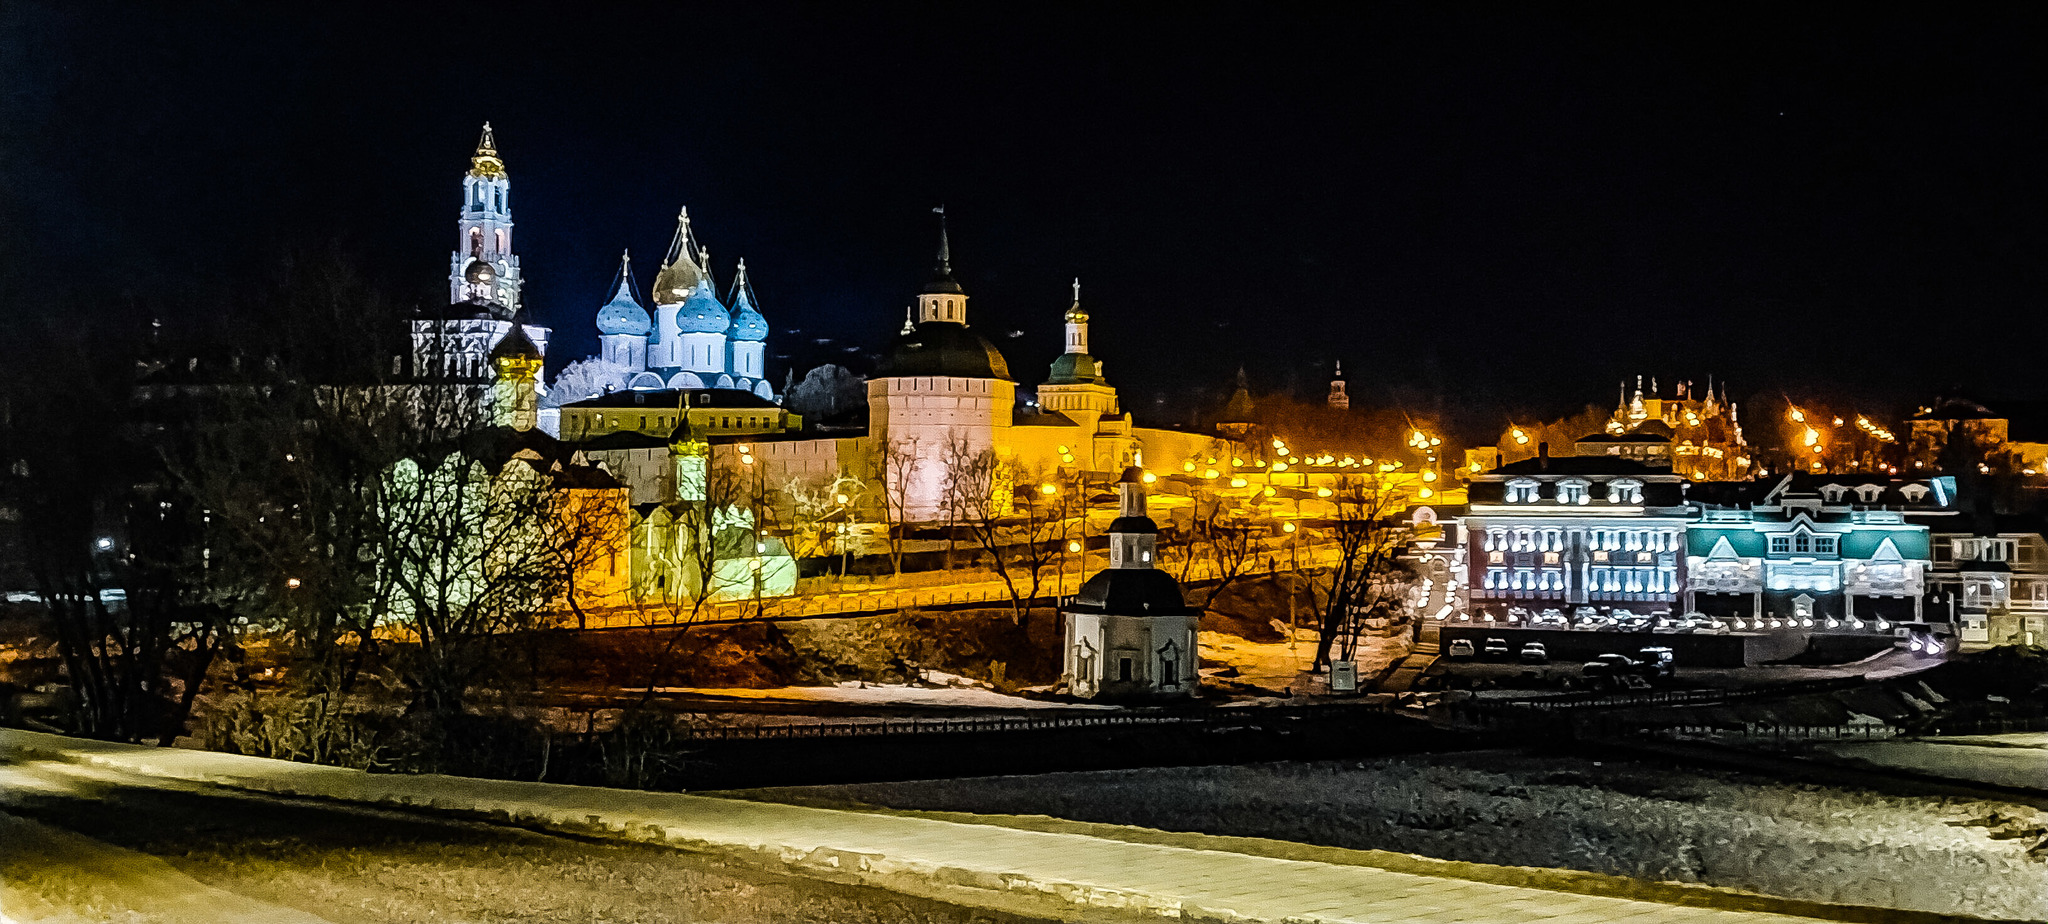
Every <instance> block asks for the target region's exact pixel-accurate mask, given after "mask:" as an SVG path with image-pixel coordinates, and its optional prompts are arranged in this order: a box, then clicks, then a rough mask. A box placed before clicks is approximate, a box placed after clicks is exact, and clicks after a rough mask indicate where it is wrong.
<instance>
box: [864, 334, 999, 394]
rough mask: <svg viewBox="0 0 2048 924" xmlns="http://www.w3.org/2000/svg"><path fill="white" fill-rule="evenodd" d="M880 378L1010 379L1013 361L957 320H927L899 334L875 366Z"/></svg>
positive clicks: (877, 375)
mask: <svg viewBox="0 0 2048 924" xmlns="http://www.w3.org/2000/svg"><path fill="white" fill-rule="evenodd" d="M875 375H876V377H878V378H891V377H905V376H949V377H953V378H963V379H1003V380H1006V381H1008V380H1009V379H1010V364H1009V362H1008V361H1007V360H1005V359H1003V354H1002V352H1001V351H999V350H997V349H996V345H995V344H993V343H990V342H989V340H988V338H987V337H983V336H982V335H980V334H978V333H976V332H975V331H973V330H972V329H970V328H969V327H968V326H967V325H965V324H961V323H958V322H956V321H924V322H921V323H919V324H916V325H915V326H913V327H912V328H911V329H910V330H909V331H908V332H907V333H903V334H898V335H897V336H896V340H895V342H893V343H891V344H890V345H889V351H888V352H887V353H885V354H883V356H882V361H881V363H880V364H879V365H877V366H876V367H875Z"/></svg>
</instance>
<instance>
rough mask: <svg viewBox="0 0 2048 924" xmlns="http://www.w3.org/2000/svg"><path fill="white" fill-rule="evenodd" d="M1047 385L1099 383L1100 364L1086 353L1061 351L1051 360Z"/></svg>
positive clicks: (1100, 377) (1100, 381)
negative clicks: (1050, 370)
mask: <svg viewBox="0 0 2048 924" xmlns="http://www.w3.org/2000/svg"><path fill="white" fill-rule="evenodd" d="M1045 383H1046V384H1047V385H1076V384H1084V383H1085V384H1101V383H1102V364H1101V363H1099V362H1097V361H1096V359H1095V357H1093V356H1090V355H1088V354H1087V353H1063V354H1061V355H1060V357H1059V358H1058V359H1055V360H1053V361H1052V374H1051V375H1050V376H1049V377H1047V378H1046V380H1045Z"/></svg>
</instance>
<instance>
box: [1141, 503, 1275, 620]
mask: <svg viewBox="0 0 2048 924" xmlns="http://www.w3.org/2000/svg"><path fill="white" fill-rule="evenodd" d="M1190 499H1191V500H1192V501H1193V502H1194V503H1193V509H1192V510H1191V511H1190V517H1189V522H1188V527H1187V528H1186V529H1185V530H1183V529H1178V528H1176V529H1175V530H1173V532H1172V534H1171V538H1170V539H1169V541H1167V542H1165V543H1163V545H1162V547H1161V549H1160V556H1161V561H1162V564H1164V565H1165V568H1166V570H1169V571H1173V572H1175V576H1176V577H1178V578H1180V581H1181V584H1182V585H1183V586H1192V585H1193V584H1196V583H1200V582H1204V581H1206V582H1208V585H1207V589H1206V590H1204V591H1203V595H1202V602H1201V604H1200V606H1201V608H1202V609H1204V610H1207V609H1209V608H1211V607H1212V606H1214V605H1215V603H1216V599H1217V598H1218V597H1221V596H1222V595H1223V592H1224V591H1226V590H1228V589H1229V588H1230V585H1232V584H1234V583H1236V582H1237V580H1238V579H1239V578H1241V577H1243V576H1244V575H1245V574H1246V573H1247V572H1249V571H1250V570H1252V566H1253V564H1254V563H1255V562H1256V561H1257V558H1258V548H1259V543H1258V531H1257V530H1256V529H1255V528H1254V527H1253V526H1252V524H1251V523H1250V522H1249V520H1248V519H1247V518H1245V517H1242V516H1239V515H1238V514H1237V512H1236V511H1234V510H1232V509H1230V507H1229V506H1228V505H1226V504H1225V503H1224V502H1223V498H1222V497H1221V496H1219V495H1217V494H1216V493H1215V492H1213V491H1205V490H1202V489H1201V488H1199V487H1197V488H1195V489H1194V491H1193V493H1192V494H1191V495H1190Z"/></svg>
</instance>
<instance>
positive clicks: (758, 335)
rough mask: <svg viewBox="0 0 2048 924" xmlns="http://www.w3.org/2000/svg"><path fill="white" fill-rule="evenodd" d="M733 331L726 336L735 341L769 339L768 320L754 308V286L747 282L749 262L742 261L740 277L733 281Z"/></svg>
mask: <svg viewBox="0 0 2048 924" xmlns="http://www.w3.org/2000/svg"><path fill="white" fill-rule="evenodd" d="M728 297H729V298H731V299H732V329H731V330H728V331H726V336H728V337H731V338H732V339H734V340H745V341H760V340H766V339H768V319H767V318H764V317H762V316H761V310H760V309H759V308H756V307H755V306H754V286H753V283H750V282H748V281H747V261H745V260H741V261H740V269H739V275H738V276H737V277H736V278H734V279H733V281H732V292H731V293H730V294H729V295H728Z"/></svg>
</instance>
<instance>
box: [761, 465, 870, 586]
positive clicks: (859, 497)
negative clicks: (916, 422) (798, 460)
mask: <svg viewBox="0 0 2048 924" xmlns="http://www.w3.org/2000/svg"><path fill="white" fill-rule="evenodd" d="M867 494H868V484H867V482H865V481H862V480H861V479H859V478H856V477H854V476H852V475H849V474H846V473H844V472H841V473H840V474H838V475H836V476H834V477H832V478H830V479H822V478H791V479H789V480H788V481H787V482H785V483H784V484H783V486H782V497H783V500H784V501H785V503H786V505H787V507H788V510H789V516H790V524H789V530H788V534H789V554H790V555H791V556H792V557H794V558H795V559H796V560H798V561H803V560H804V559H808V558H817V557H819V556H821V555H829V554H836V555H839V556H840V568H839V577H840V579H841V580H844V579H845V577H846V565H845V561H846V556H848V555H849V554H850V552H851V549H850V548H849V545H850V536H849V535H848V529H847V528H848V527H849V526H851V525H852V522H853V514H854V511H855V510H857V509H859V508H860V506H861V504H862V503H864V502H865V501H866V500H867Z"/></svg>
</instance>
